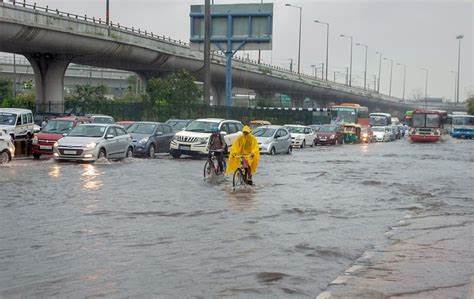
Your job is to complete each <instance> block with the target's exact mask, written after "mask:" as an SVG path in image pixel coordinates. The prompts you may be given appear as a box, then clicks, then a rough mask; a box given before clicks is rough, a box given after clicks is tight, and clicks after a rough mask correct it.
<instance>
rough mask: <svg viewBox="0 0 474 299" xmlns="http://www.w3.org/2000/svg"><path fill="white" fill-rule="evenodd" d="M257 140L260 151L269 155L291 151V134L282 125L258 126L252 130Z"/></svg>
mask: <svg viewBox="0 0 474 299" xmlns="http://www.w3.org/2000/svg"><path fill="white" fill-rule="evenodd" d="M253 135H254V136H255V137H256V138H257V140H258V146H259V147H260V152H261V153H265V154H270V155H275V154H278V153H286V154H290V153H291V149H292V148H291V135H290V132H289V131H288V129H287V128H285V127H283V126H263V127H258V128H257V129H255V131H254V132H253Z"/></svg>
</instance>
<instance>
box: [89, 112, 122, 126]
mask: <svg viewBox="0 0 474 299" xmlns="http://www.w3.org/2000/svg"><path fill="white" fill-rule="evenodd" d="M87 117H89V119H90V122H91V124H115V119H114V118H113V117H112V116H108V115H100V114H91V115H87Z"/></svg>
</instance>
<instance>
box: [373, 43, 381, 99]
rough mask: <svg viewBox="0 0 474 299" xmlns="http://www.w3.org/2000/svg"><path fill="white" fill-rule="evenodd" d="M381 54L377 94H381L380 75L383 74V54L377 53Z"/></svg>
mask: <svg viewBox="0 0 474 299" xmlns="http://www.w3.org/2000/svg"><path fill="white" fill-rule="evenodd" d="M375 53H376V54H379V78H378V79H377V93H380V75H381V73H382V52H375Z"/></svg>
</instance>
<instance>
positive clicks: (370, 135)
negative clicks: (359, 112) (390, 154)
mask: <svg viewBox="0 0 474 299" xmlns="http://www.w3.org/2000/svg"><path fill="white" fill-rule="evenodd" d="M373 139H374V132H373V131H372V129H371V128H370V127H369V126H365V127H362V128H361V134H360V140H361V141H362V142H363V143H371V142H372V140H373Z"/></svg>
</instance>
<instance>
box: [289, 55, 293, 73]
mask: <svg viewBox="0 0 474 299" xmlns="http://www.w3.org/2000/svg"><path fill="white" fill-rule="evenodd" d="M289 60H290V72H293V58H290V59H289Z"/></svg>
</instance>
